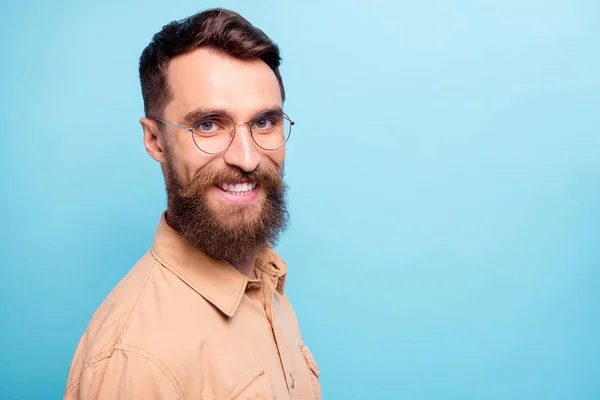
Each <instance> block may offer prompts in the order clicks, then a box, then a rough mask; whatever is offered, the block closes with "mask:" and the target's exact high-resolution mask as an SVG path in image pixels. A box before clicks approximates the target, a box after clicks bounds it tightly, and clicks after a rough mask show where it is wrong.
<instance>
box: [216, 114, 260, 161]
mask: <svg viewBox="0 0 600 400" xmlns="http://www.w3.org/2000/svg"><path fill="white" fill-rule="evenodd" d="M223 159H224V161H225V163H226V164H228V165H231V166H235V167H238V168H240V169H242V170H244V171H246V172H252V171H254V170H255V169H256V167H258V164H259V163H260V152H259V150H258V147H257V146H256V144H255V143H254V140H253V139H252V136H251V134H250V128H249V126H248V124H239V125H237V126H236V128H235V136H234V137H233V141H232V142H231V144H230V145H229V147H228V148H227V150H225V153H224V154H223Z"/></svg>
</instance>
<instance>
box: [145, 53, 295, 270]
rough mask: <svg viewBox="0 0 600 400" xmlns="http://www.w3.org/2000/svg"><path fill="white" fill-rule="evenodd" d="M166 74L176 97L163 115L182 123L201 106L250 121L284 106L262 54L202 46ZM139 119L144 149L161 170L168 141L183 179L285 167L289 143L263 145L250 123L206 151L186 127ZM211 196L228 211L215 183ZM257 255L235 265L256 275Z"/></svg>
mask: <svg viewBox="0 0 600 400" xmlns="http://www.w3.org/2000/svg"><path fill="white" fill-rule="evenodd" d="M167 80H168V82H169V87H170V91H171V94H172V99H171V101H170V102H169V103H168V104H167V105H166V107H165V109H164V111H163V114H162V118H163V119H165V120H166V121H169V122H172V123H175V124H178V125H181V126H191V123H192V121H186V120H185V117H186V115H188V114H189V113H190V112H192V111H194V110H196V109H198V108H210V109H220V110H224V111H226V112H227V114H228V115H229V116H231V117H232V118H233V120H234V121H236V122H241V121H250V120H251V119H252V118H253V117H254V116H255V115H256V114H258V113H260V112H261V111H264V110H266V109H270V108H274V107H282V100H281V92H280V90H279V83H278V81H277V78H276V77H275V74H274V73H273V71H271V69H270V68H269V66H268V65H267V64H265V63H264V62H263V61H262V60H260V59H253V60H239V59H236V58H233V57H231V56H228V55H226V54H222V53H219V52H216V51H214V50H212V49H209V48H199V49H196V50H193V51H191V52H189V53H186V54H183V55H180V56H177V57H176V58H174V59H173V60H171V62H170V64H169V67H168V70H167ZM140 124H141V125H142V128H143V130H144V146H145V147H146V151H147V152H148V154H149V155H150V156H151V157H152V158H153V159H154V160H156V161H157V162H159V163H160V164H161V167H162V170H163V174H165V173H166V149H167V146H168V149H169V152H170V156H171V159H172V161H173V163H174V165H175V169H176V170H177V174H178V175H179V177H180V178H181V179H183V180H184V181H189V180H191V179H192V177H193V176H194V175H195V174H196V173H197V171H199V170H201V169H202V168H215V169H220V168H226V167H227V166H233V167H237V168H240V169H242V170H244V171H247V172H251V171H253V170H255V169H256V168H257V167H258V166H259V165H262V166H271V167H273V166H275V167H276V168H277V169H278V170H281V168H282V166H283V163H284V159H285V146H284V147H282V148H281V149H278V150H275V151H266V150H263V149H261V148H260V147H258V146H257V145H256V143H254V140H253V139H252V137H251V136H250V131H249V128H248V125H237V127H236V134H235V137H234V139H233V142H232V143H231V145H230V146H229V147H228V148H227V150H225V151H224V152H222V153H219V154H206V153H203V152H202V151H200V150H199V149H198V148H197V147H196V146H195V144H194V142H193V140H192V137H191V135H190V134H189V133H188V132H185V131H181V130H178V129H176V128H173V127H170V126H159V125H158V124H159V122H157V121H154V120H151V119H148V118H142V119H141V120H140ZM161 128H162V130H161ZM161 132H162V133H161ZM257 190H258V191H259V193H258V196H256V198H255V199H254V200H253V201H252V202H251V203H250V204H247V205H245V207H247V210H246V211H247V214H248V217H249V218H254V217H258V215H259V214H260V211H261V207H262V206H263V203H264V200H265V193H264V190H263V189H262V188H260V187H259V188H258V189H257ZM208 199H209V204H210V206H211V207H212V208H213V211H215V212H221V213H223V212H226V210H227V207H230V206H231V203H230V202H229V200H227V198H226V197H225V196H223V194H222V193H221V192H220V190H219V189H217V188H216V187H215V188H212V189H211V190H209V192H208ZM167 214H168V210H167ZM167 222H168V221H167ZM255 260H256V255H254V256H253V257H252V258H250V259H247V260H243V261H240V262H236V263H235V264H233V266H234V267H235V268H236V269H238V270H239V271H240V272H241V273H243V274H245V275H247V276H249V277H250V278H253V277H254V276H255V275H254V262H255Z"/></svg>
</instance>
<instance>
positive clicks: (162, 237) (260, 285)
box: [64, 214, 321, 400]
mask: <svg viewBox="0 0 600 400" xmlns="http://www.w3.org/2000/svg"><path fill="white" fill-rule="evenodd" d="M255 270H256V275H257V277H258V279H249V278H248V277H246V276H245V275H243V274H241V273H240V272H238V271H237V270H236V269H235V268H234V267H233V266H231V265H230V264H228V263H226V262H224V261H219V260H215V259H212V258H210V257H208V256H207V255H205V254H204V253H202V252H201V251H199V250H198V249H197V248H195V247H193V246H192V245H190V244H189V243H188V242H186V241H185V240H184V239H183V238H182V237H181V236H180V235H179V234H178V233H177V232H176V231H174V230H173V229H171V228H170V227H169V226H168V225H167V223H166V221H165V216H164V214H163V216H162V218H161V221H160V223H159V226H158V230H157V232H156V236H155V239H154V243H153V245H152V248H151V249H150V251H149V252H148V253H147V254H146V255H144V257H142V258H141V259H140V261H138V263H137V264H136V265H135V266H134V267H133V268H132V269H131V271H130V272H129V273H128V274H127V275H126V276H125V277H124V278H123V280H122V281H121V282H120V283H119V284H118V285H117V286H116V287H115V288H114V289H113V291H112V292H111V293H110V294H109V296H108V297H107V298H106V299H105V300H104V302H103V303H102V305H101V306H100V307H99V309H98V310H97V311H96V313H95V314H94V316H93V318H92V320H91V321H90V324H89V326H88V328H87V330H86V331H85V333H84V335H83V337H82V338H81V340H80V342H79V345H78V347H77V350H76V352H75V356H74V358H73V364H72V366H71V371H70V373H69V378H68V382H67V388H66V391H65V396H64V398H65V399H69V400H74V399H110V400H116V399H144V400H151V399H206V400H221V399H223V400H225V399H269V400H270V399H303V400H304V399H307V400H308V399H320V398H321V388H320V384H319V379H318V376H319V368H318V367H317V364H316V363H315V360H314V358H313V356H312V354H311V352H310V350H309V349H308V347H306V345H305V344H304V343H303V342H302V338H301V335H300V330H299V328H298V322H297V320H296V316H295V314H294V311H293V310H292V306H291V305H290V302H289V301H288V299H287V297H286V296H285V295H284V291H283V288H284V285H285V278H286V272H287V267H286V265H285V263H284V262H283V261H282V260H281V259H280V258H279V257H278V256H277V254H276V253H275V251H273V250H271V249H269V250H268V251H267V252H266V254H264V255H262V256H261V257H259V258H258V260H257V262H256V267H255Z"/></svg>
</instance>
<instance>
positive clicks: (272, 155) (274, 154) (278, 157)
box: [263, 146, 285, 169]
mask: <svg viewBox="0 0 600 400" xmlns="http://www.w3.org/2000/svg"><path fill="white" fill-rule="evenodd" d="M263 158H265V159H267V160H269V161H270V162H272V163H273V164H275V165H276V166H277V168H279V169H281V168H282V167H283V162H284V161H285V146H284V147H282V148H281V149H279V150H275V151H269V152H267V153H265V154H263Z"/></svg>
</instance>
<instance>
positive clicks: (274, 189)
mask: <svg viewBox="0 0 600 400" xmlns="http://www.w3.org/2000/svg"><path fill="white" fill-rule="evenodd" d="M241 181H253V182H256V183H257V184H258V185H259V187H260V189H261V190H263V191H264V192H265V194H266V198H265V199H264V201H262V204H260V203H259V202H257V201H255V203H256V204H247V205H244V204H224V205H223V207H221V206H220V205H219V207H215V206H211V205H210V204H209V200H208V198H207V195H206V194H207V191H208V190H209V189H211V188H213V187H214V186H215V185H216V186H219V185H220V184H221V183H228V182H241ZM165 183H166V189H167V203H168V205H167V218H168V221H169V224H170V225H171V227H172V228H173V229H175V230H177V231H178V232H179V233H180V234H181V235H182V236H183V238H184V239H185V240H187V241H188V242H190V243H191V244H193V245H194V246H195V247H197V248H198V249H200V250H201V251H203V252H204V253H205V254H207V255H209V256H210V257H213V258H218V259H223V260H226V261H228V262H230V263H234V262H239V261H245V260H248V259H250V258H252V257H254V256H256V255H257V254H259V253H260V252H261V251H264V250H265V248H266V247H267V246H275V245H276V244H277V241H278V239H279V236H280V234H281V233H282V232H284V231H285V229H286V228H287V226H288V223H289V213H288V211H287V204H286V185H285V183H284V182H283V168H282V169H281V170H279V169H276V168H275V167H268V166H259V168H257V169H256V170H254V171H252V172H245V171H243V170H241V169H239V168H236V167H226V168H223V169H220V170H218V169H214V168H212V169H210V168H209V167H208V166H207V167H204V168H202V169H200V170H199V171H198V172H197V173H196V175H195V176H194V178H193V179H191V180H190V181H189V182H183V181H182V180H181V179H180V177H179V175H178V174H177V171H176V169H175V166H174V164H173V162H172V160H171V158H170V157H168V156H167V171H166V173H165ZM215 208H219V209H215Z"/></svg>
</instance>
